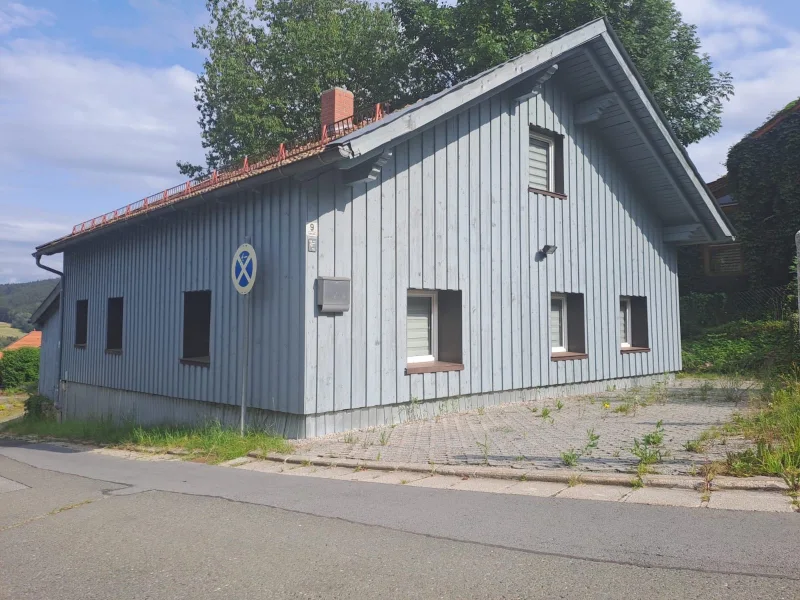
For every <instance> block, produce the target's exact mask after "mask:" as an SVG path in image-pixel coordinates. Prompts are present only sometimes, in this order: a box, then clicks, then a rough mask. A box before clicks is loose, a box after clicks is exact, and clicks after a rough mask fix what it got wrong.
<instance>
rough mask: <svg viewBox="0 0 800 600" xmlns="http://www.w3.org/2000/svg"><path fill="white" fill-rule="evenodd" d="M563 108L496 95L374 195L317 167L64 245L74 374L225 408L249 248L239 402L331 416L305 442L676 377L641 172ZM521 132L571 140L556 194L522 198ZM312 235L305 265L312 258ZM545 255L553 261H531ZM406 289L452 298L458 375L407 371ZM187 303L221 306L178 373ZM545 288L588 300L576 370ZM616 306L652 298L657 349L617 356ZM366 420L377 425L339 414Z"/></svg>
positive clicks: (524, 147)
mask: <svg viewBox="0 0 800 600" xmlns="http://www.w3.org/2000/svg"><path fill="white" fill-rule="evenodd" d="M573 107H574V98H573V97H571V96H570V95H569V94H568V92H567V90H566V89H562V88H560V87H559V84H558V77H554V78H553V80H551V81H549V82H548V83H547V84H545V86H544V87H543V90H542V91H541V93H540V94H538V95H537V96H534V97H532V98H530V99H528V100H526V101H524V102H522V103H519V104H517V103H516V102H512V100H511V99H510V98H508V97H506V96H503V95H502V94H500V95H496V96H494V97H491V98H489V99H487V100H484V101H482V102H480V103H478V104H476V105H473V106H470V107H468V108H466V109H464V110H463V111H462V112H460V113H458V114H454V115H450V116H448V118H446V119H443V120H441V121H440V122H438V123H437V124H435V125H433V126H432V127H431V128H429V129H427V130H425V131H423V132H419V133H417V134H416V135H414V136H412V137H410V138H409V139H408V140H407V141H403V142H402V143H399V144H398V145H396V146H395V147H393V148H390V150H391V152H392V155H391V157H390V158H389V160H388V161H387V162H386V164H385V165H384V166H383V168H382V171H381V173H380V175H379V176H378V178H377V179H376V180H375V181H370V182H366V183H364V182H361V183H356V184H353V185H352V186H348V185H345V184H344V183H343V182H342V179H341V174H340V172H339V171H337V170H335V169H328V170H327V171H322V172H321V173H320V174H318V175H315V176H314V177H312V178H311V179H308V180H306V181H302V182H300V181H296V180H291V179H288V180H283V181H282V182H276V183H272V184H268V185H263V186H260V187H257V188H255V189H253V190H250V191H239V192H236V193H231V194H230V195H229V196H227V197H225V198H223V199H222V200H221V201H220V202H217V203H214V204H209V205H205V206H201V207H199V208H195V209H192V210H181V211H176V212H175V213H172V214H170V215H169V216H165V217H163V218H161V219H158V220H155V219H154V220H152V221H151V222H150V223H149V224H148V226H147V227H141V228H128V229H125V230H120V231H121V233H120V234H119V235H117V236H114V238H113V239H112V238H111V237H110V236H109V237H106V238H102V237H101V238H96V241H93V242H92V244H83V245H80V246H75V247H74V248H73V249H69V250H67V251H66V252H65V256H64V268H65V271H66V273H67V277H66V279H65V284H64V285H65V289H64V311H65V322H64V336H65V343H64V348H63V359H64V360H63V374H64V377H65V379H67V381H70V382H76V383H81V384H87V385H93V386H98V387H105V388H112V389H121V390H127V391H130V392H139V393H142V394H151V395H161V396H171V397H176V398H182V399H189V400H198V401H209V402H219V403H223V404H226V403H227V404H232V405H236V404H237V403H238V401H239V396H238V394H239V391H240V385H241V371H240V367H241V358H242V357H241V348H240V344H239V343H238V340H239V335H240V332H241V330H242V328H243V325H244V324H243V311H242V306H243V303H242V301H241V298H239V297H238V294H236V293H235V291H234V290H233V289H232V286H231V283H230V260H231V257H232V253H233V251H234V249H235V248H236V246H237V245H238V244H239V243H240V242H241V241H243V238H244V236H246V235H250V236H252V238H253V245H254V246H255V247H256V250H257V251H258V253H259V282H260V283H258V284H257V286H256V287H255V288H254V291H253V294H252V297H251V301H252V303H253V313H252V336H251V343H252V346H251V348H252V360H253V363H252V368H251V370H250V371H251V375H250V379H249V382H248V387H249V389H250V391H251V393H250V404H251V405H252V406H255V407H258V408H264V409H268V410H276V411H282V412H288V413H297V414H302V413H305V414H322V413H330V412H332V411H339V413H340V415H339V416H337V417H335V418H334V417H331V418H328V417H327V416H320V417H319V418H316V419H313V420H308V423H309V428H310V429H309V430H308V431H306V435H313V434H317V435H320V434H324V433H327V432H330V431H331V428H332V427H344V426H356V427H362V426H366V425H368V424H370V423H372V424H374V423H376V422H379V421H382V419H383V417H382V416H381V415H383V414H384V407H388V408H387V409H386V410H389V411H390V412H391V410H392V409H391V407H392V406H394V405H396V404H398V403H403V402H407V401H409V400H411V399H419V400H423V399H435V398H443V397H454V396H459V395H469V394H479V393H490V392H500V391H503V392H506V391H511V390H516V389H520V388H530V387H539V386H548V385H555V384H568V383H579V382H590V381H599V380H603V379H611V378H615V377H623V376H627V377H630V376H639V375H648V374H655V373H661V372H665V371H676V370H678V369H680V340H679V322H678V317H679V309H678V298H677V266H676V261H677V259H676V251H675V248H674V247H673V246H669V245H666V244H665V243H664V241H663V236H662V233H661V229H662V225H663V224H662V223H661V221H660V220H659V219H658V218H657V217H656V216H655V211H654V210H653V209H652V208H651V207H649V206H648V205H647V204H646V203H647V202H648V201H649V198H648V196H647V195H645V194H643V193H642V191H641V187H639V185H638V184H637V178H636V175H637V174H635V173H632V172H630V171H623V170H621V169H620V168H619V165H618V163H617V160H616V158H615V156H616V155H615V154H614V153H613V152H610V151H609V144H608V143H607V142H606V141H605V138H604V137H603V135H604V134H602V133H600V132H599V130H598V129H597V128H595V127H594V126H592V125H589V126H576V125H575V124H574V119H573V114H572V111H573ZM531 124H533V125H537V126H540V127H543V128H545V129H548V130H552V131H554V132H555V133H557V134H560V135H563V136H564V137H563V146H564V147H563V150H564V152H563V155H564V168H563V173H564V193H565V195H566V198H565V199H560V198H555V197H552V196H549V195H545V194H538V193H535V192H529V190H528V172H527V168H528V167H527V165H528V132H529V125H531ZM387 150H389V148H387ZM312 221H317V222H318V225H319V234H318V238H317V247H316V252H308V250H307V247H306V236H305V227H306V224H307V223H309V222H312ZM545 244H552V245H556V246H557V247H558V250H557V251H556V253H555V254H554V255H551V256H548V257H547V258H545V259H544V260H540V259H537V257H536V253H537V251H538V250H539V249H540V248H542V246H543V245H545ZM320 276H340V277H348V278H350V279H351V306H350V309H349V310H348V311H345V312H343V313H340V314H320V313H319V309H318V307H317V304H316V297H315V294H316V287H315V286H316V280H317V278H318V277H320ZM409 288H417V289H440V290H460V291H461V302H462V324H461V333H462V349H463V363H464V369H463V371H452V372H448V373H426V374H414V375H408V376H407V375H405V372H404V371H405V365H406V329H405V327H406V303H407V292H408V289H409ZM198 289H210V290H211V291H212V323H211V364H210V366H209V367H197V366H187V365H182V364H180V363H179V358H180V355H181V352H182V321H183V304H182V303H183V296H182V294H183V292H184V291H189V290H198ZM553 292H568V293H579V294H583V298H584V308H585V317H584V318H585V324H586V347H587V354H588V357H587V358H586V359H583V360H576V361H559V362H553V361H551V360H550V341H549V339H548V337H549V336H548V335H547V333H546V332H547V331H548V328H549V318H550V317H549V312H550V311H549V303H550V294H551V293H553ZM117 295H119V296H122V297H123V298H125V315H124V336H123V337H124V341H123V345H124V348H123V354H122V356H108V355H106V354H105V352H104V344H105V337H104V336H105V312H106V302H107V299H108V298H109V297H112V296H117ZM620 295H643V296H646V297H647V303H648V327H649V334H650V340H651V342H650V343H651V348H652V351H651V352H650V353H645V354H637V355H625V356H622V355H620V353H619V327H618V325H619V324H618V304H619V296H620ZM84 298H85V299H88V300H89V316H88V322H89V336H88V344H87V347H86V348H85V349H78V348H74V346H73V343H72V341H73V340H74V336H75V302H76V301H77V300H79V299H84ZM508 397H509V398H511V397H513V395H511V396H508ZM465 402H466V401H465ZM364 407H370V408H374V409H375V410H372V411H371V412H369V413H367V416H366V417H365V418H363V419H362V418H359V419H358V420H352V419H351V417H350V416H349V413H348V414H347V416H346V417H345V416H343V415H344V414H345V413H342V411H347V410H349V409H353V408H364ZM181 410H182V409H181ZM379 411H380V412H379ZM386 414H388V413H386ZM395 414H397V412H396V409H395ZM337 419H338V421H337Z"/></svg>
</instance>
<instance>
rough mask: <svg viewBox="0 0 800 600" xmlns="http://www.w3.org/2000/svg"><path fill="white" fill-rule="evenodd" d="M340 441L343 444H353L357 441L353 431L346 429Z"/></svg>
mask: <svg viewBox="0 0 800 600" xmlns="http://www.w3.org/2000/svg"><path fill="white" fill-rule="evenodd" d="M342 441H343V442H344V443H345V444H355V443H356V442H357V441H358V438H357V437H356V435H355V434H354V433H353V432H351V431H348V432H347V433H345V434H344V436H342Z"/></svg>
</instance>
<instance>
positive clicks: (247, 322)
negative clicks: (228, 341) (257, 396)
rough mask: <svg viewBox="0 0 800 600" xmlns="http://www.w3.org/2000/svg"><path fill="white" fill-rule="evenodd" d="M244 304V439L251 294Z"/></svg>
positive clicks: (242, 417) (241, 420) (242, 428)
mask: <svg viewBox="0 0 800 600" xmlns="http://www.w3.org/2000/svg"><path fill="white" fill-rule="evenodd" d="M242 301H243V302H244V352H243V353H242V354H243V356H244V360H243V361H242V412H241V418H240V423H239V429H240V432H241V434H242V437H244V423H245V419H246V413H247V374H248V366H249V364H250V294H245V295H244V298H243V300H242Z"/></svg>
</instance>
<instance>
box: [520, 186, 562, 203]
mask: <svg viewBox="0 0 800 600" xmlns="http://www.w3.org/2000/svg"><path fill="white" fill-rule="evenodd" d="M528 192H533V193H534V194H540V195H542V196H550V197H551V198H558V199H559V200H566V199H567V195H566V194H562V193H560V192H551V191H550V190H540V189H539V188H535V187H529V188H528Z"/></svg>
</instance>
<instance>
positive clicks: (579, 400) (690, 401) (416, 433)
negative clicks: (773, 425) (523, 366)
mask: <svg viewBox="0 0 800 600" xmlns="http://www.w3.org/2000/svg"><path fill="white" fill-rule="evenodd" d="M701 385H702V382H698V381H694V380H678V381H676V382H675V383H672V384H670V385H669V388H666V387H658V386H655V387H652V388H647V389H639V390H630V391H627V392H607V393H603V394H596V395H593V396H590V397H575V398H564V399H562V400H561V404H562V405H561V408H559V401H558V400H538V401H533V402H526V403H522V404H506V405H500V406H493V407H487V408H486V409H484V410H477V411H470V412H467V413H458V414H445V415H441V416H439V417H436V418H435V419H432V420H425V421H412V422H406V423H402V424H399V425H395V426H394V427H381V428H374V429H370V430H366V431H355V432H350V433H344V434H336V435H334V436H327V437H323V438H315V439H311V440H306V441H304V442H301V443H299V444H298V448H297V452H298V453H301V454H305V455H312V456H325V457H337V458H352V459H360V460H382V461H387V462H411V463H427V464H430V463H435V464H448V465H457V464H474V465H478V464H485V461H486V460H487V459H488V463H489V464H490V465H497V466H518V467H520V468H526V469H530V468H536V469H554V468H560V469H563V468H565V465H564V463H563V462H562V459H561V453H562V452H569V451H571V450H576V451H580V450H581V449H583V448H584V447H585V446H586V444H587V442H588V433H587V432H588V431H589V430H593V432H594V434H595V435H599V436H600V437H599V439H598V441H597V447H596V448H595V449H594V450H592V451H591V453H590V454H584V455H583V456H581V458H580V459H579V460H578V464H577V466H576V467H573V468H578V469H581V470H586V471H619V472H630V471H632V470H634V469H635V467H636V464H637V462H638V459H637V458H636V457H635V456H634V455H633V454H632V453H631V448H632V447H633V441H634V438H638V439H641V438H642V437H643V436H644V435H645V434H647V433H649V432H652V431H653V430H654V429H655V428H656V424H657V423H658V422H659V421H661V422H662V424H663V428H664V442H663V444H664V450H666V453H665V458H664V459H663V461H662V462H661V463H659V464H657V465H654V470H655V472H658V473H662V474H675V475H677V474H691V473H693V472H694V470H695V469H697V467H698V466H699V465H701V464H703V463H705V462H707V461H709V460H717V459H724V458H725V455H726V452H727V451H730V450H732V449H733V447H734V446H735V447H736V449H737V450H738V449H741V448H743V447H745V446H746V443H745V442H744V441H742V440H728V442H727V444H724V443H719V442H715V443H712V444H711V445H709V446H708V447H707V448H706V449H705V451H704V452H703V453H692V452H688V451H687V450H686V449H685V447H684V445H685V444H686V442H687V441H689V440H695V439H697V438H698V437H699V436H700V435H701V434H702V433H703V432H704V431H707V430H708V429H710V428H711V427H714V426H719V425H721V424H723V423H724V422H726V421H729V420H730V419H731V417H732V416H733V414H734V413H735V412H737V411H742V410H743V409H744V408H745V406H746V401H747V392H744V391H741V390H740V389H731V388H730V387H729V386H730V384H723V387H715V388H713V389H708V388H709V384H705V387H701ZM716 385H717V386H719V384H716ZM626 407H627V412H623V411H626ZM545 409H549V411H550V414H549V416H546V417H545V416H543V415H544V414H546V412H547V411H546V410H545ZM484 448H485V449H486V450H485V453H484Z"/></svg>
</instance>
